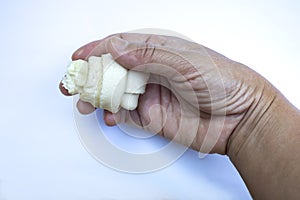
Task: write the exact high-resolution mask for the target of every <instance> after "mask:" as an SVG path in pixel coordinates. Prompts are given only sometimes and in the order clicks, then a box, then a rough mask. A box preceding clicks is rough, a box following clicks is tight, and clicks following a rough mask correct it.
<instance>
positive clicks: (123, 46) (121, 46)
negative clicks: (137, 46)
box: [110, 37, 129, 51]
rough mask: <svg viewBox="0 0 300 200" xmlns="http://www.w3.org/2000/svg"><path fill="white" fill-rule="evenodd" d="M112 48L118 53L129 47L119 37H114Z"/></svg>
mask: <svg viewBox="0 0 300 200" xmlns="http://www.w3.org/2000/svg"><path fill="white" fill-rule="evenodd" d="M110 41H111V45H112V47H113V48H114V49H115V50H117V51H123V50H125V49H126V47H127V46H128V44H129V43H128V42H127V41H126V40H123V39H121V38H118V37H113V38H112V39H111V40H110Z"/></svg>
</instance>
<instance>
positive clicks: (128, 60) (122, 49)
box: [107, 37, 190, 78]
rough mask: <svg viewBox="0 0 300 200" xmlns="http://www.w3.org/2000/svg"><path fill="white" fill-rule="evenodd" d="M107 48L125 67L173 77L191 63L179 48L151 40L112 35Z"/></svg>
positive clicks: (181, 72)
mask: <svg viewBox="0 0 300 200" xmlns="http://www.w3.org/2000/svg"><path fill="white" fill-rule="evenodd" d="M107 50H108V52H109V53H111V55H112V56H113V58H114V59H115V60H116V61H117V62H118V63H119V64H120V65H122V66H123V67H125V68H127V69H132V70H136V71H143V72H148V73H152V74H157V75H162V76H165V77H167V78H172V77H174V76H175V75H176V74H177V75H178V72H179V74H181V75H182V74H183V72H184V71H185V72H186V69H187V68H188V67H190V63H189V62H188V61H187V60H186V59H184V56H182V54H181V53H180V52H178V50H176V49H172V48H170V47H168V48H167V47H164V46H162V45H159V44H153V43H149V42H130V41H127V40H125V39H121V38H119V37H112V38H111V39H110V40H109V41H108V42H107Z"/></svg>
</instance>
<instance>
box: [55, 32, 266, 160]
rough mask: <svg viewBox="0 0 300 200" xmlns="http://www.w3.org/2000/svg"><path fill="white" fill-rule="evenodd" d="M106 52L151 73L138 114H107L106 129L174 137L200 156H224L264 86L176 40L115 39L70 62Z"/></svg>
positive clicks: (85, 109) (82, 106)
mask: <svg viewBox="0 0 300 200" xmlns="http://www.w3.org/2000/svg"><path fill="white" fill-rule="evenodd" d="M105 53H111V54H112V55H113V57H114V58H115V59H116V61H117V62H118V63H119V64H121V65H122V66H124V67H126V68H128V69H131V70H140V71H144V72H149V73H151V78H150V82H152V83H151V84H148V85H147V90H146V93H145V94H143V95H142V96H141V97H140V99H139V106H138V108H137V109H136V110H134V111H130V112H129V111H126V110H121V111H120V112H118V113H117V114H112V113H109V112H105V115H104V119H105V122H106V124H108V125H111V126H112V125H115V124H116V123H121V122H125V123H128V124H133V125H136V126H140V127H142V128H144V129H147V130H148V131H152V132H155V133H156V132H158V133H159V134H161V135H163V136H165V137H167V138H169V139H174V137H175V135H176V134H178V135H179V136H178V137H176V138H175V140H177V141H178V142H181V143H183V144H185V145H190V144H191V147H192V148H194V149H196V150H200V151H202V152H216V153H221V154H225V153H226V150H227V149H226V148H227V143H228V139H229V137H230V135H231V134H232V133H233V131H234V130H235V129H236V128H237V126H238V124H239V123H240V122H241V120H242V119H243V117H244V116H245V114H246V112H247V111H248V110H249V108H250V106H251V105H252V106H253V104H256V103H257V102H256V100H257V99H259V98H260V97H261V96H262V91H263V90H264V88H265V86H266V85H267V84H266V81H265V80H264V79H262V78H261V77H260V76H259V75H258V74H256V73H255V72H254V71H252V70H251V69H249V68H247V67H246V66H243V65H242V64H240V63H237V62H234V61H232V60H230V59H228V58H226V57H224V56H223V55H221V54H218V53H217V52H215V51H213V50H211V49H208V48H206V47H204V46H202V45H200V44H197V43H194V42H190V41H186V40H183V39H180V38H176V37H168V36H159V35H147V34H133V33H122V34H116V35H112V36H109V37H107V38H105V39H103V40H99V41H95V42H92V43H89V44H87V45H85V46H83V47H81V48H80V49H78V50H77V51H76V52H75V53H74V54H73V58H72V59H73V60H76V59H85V60H86V59H87V58H88V57H89V56H100V55H101V54H105ZM60 88H61V91H62V92H63V93H64V94H67V91H65V89H64V88H63V87H60ZM270 99H272V97H270ZM77 105H78V109H79V111H81V112H82V113H89V112H92V111H93V110H94V108H93V107H92V105H90V104H89V103H86V102H83V101H79V102H78V104H77ZM179 127H181V128H179Z"/></svg>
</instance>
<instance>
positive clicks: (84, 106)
mask: <svg viewBox="0 0 300 200" xmlns="http://www.w3.org/2000/svg"><path fill="white" fill-rule="evenodd" d="M76 106H77V109H78V111H79V112H80V113H81V114H84V115H87V114H90V113H92V112H94V111H95V107H94V106H93V105H92V104H90V103H88V102H84V101H82V100H78V102H77V105H76Z"/></svg>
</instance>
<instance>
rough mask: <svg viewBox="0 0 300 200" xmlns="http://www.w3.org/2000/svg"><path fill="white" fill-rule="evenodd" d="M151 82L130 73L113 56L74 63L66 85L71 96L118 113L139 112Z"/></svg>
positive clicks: (132, 72) (143, 74) (136, 72)
mask: <svg viewBox="0 0 300 200" xmlns="http://www.w3.org/2000/svg"><path fill="white" fill-rule="evenodd" d="M148 79H149V74H147V73H143V72H138V71H132V70H127V69H125V68H124V67H122V66H121V65H119V64H118V63H117V62H115V61H114V60H113V58H112V56H111V55H110V54H104V55H102V56H101V57H95V56H91V57H89V58H88V61H84V60H75V61H72V62H71V64H70V65H69V66H68V68H67V73H66V75H65V76H64V77H63V79H62V84H63V87H64V88H66V89H67V90H68V92H69V93H70V94H79V95H80V99H81V100H83V101H85V102H89V103H91V104H92V105H93V106H95V107H97V108H102V109H106V110H108V111H110V112H112V113H116V112H118V111H119V110H120V108H121V107H123V108H124V109H126V110H134V109H136V107H137V105H138V98H139V96H140V94H143V93H144V92H145V88H146V84H147V81H148Z"/></svg>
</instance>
